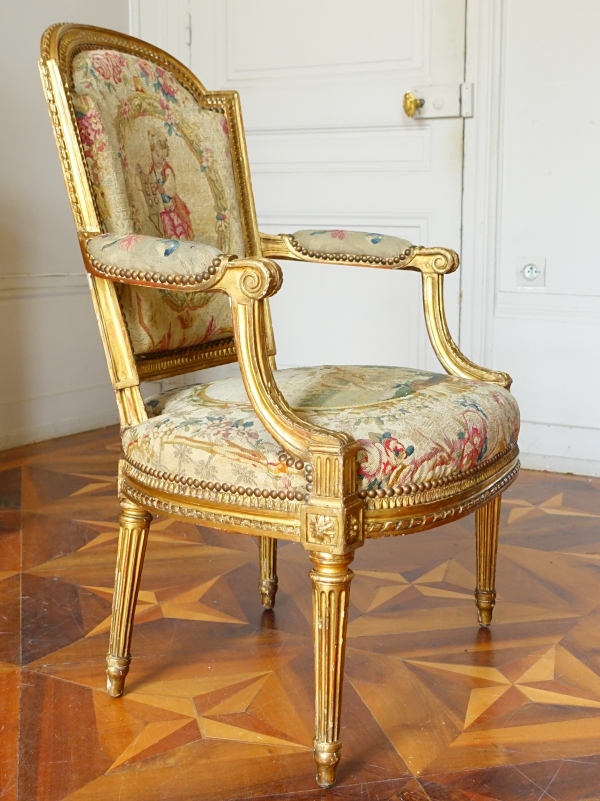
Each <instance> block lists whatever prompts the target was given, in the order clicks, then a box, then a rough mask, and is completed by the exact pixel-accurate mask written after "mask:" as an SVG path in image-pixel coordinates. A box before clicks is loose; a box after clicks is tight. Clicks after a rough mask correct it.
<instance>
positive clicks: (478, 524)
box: [475, 495, 502, 626]
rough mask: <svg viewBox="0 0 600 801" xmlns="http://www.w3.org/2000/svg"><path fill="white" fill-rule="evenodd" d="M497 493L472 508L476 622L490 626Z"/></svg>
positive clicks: (500, 498)
mask: <svg viewBox="0 0 600 801" xmlns="http://www.w3.org/2000/svg"><path fill="white" fill-rule="evenodd" d="M501 502H502V496H501V495H497V496H496V497H495V498H493V499H492V500H491V501H488V503H486V504H485V506H482V507H481V508H480V509H477V511H476V512H475V546H476V560H477V588H476V590H475V604H476V606H477V617H478V618H479V625H481V626H489V625H490V623H491V622H492V610H493V608H494V604H495V603H496V553H497V551H498V529H499V526H500V504H501Z"/></svg>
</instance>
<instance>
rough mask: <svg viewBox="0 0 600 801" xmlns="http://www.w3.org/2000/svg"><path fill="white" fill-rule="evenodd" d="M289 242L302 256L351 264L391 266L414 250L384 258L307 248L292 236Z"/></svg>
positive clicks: (409, 249) (398, 262)
mask: <svg viewBox="0 0 600 801" xmlns="http://www.w3.org/2000/svg"><path fill="white" fill-rule="evenodd" d="M289 242H290V244H291V245H292V247H293V248H294V250H297V251H298V253H302V255H303V256H308V257H309V259H325V260H326V261H344V262H350V263H353V264H387V265H390V266H391V267H393V266H394V264H400V262H403V261H405V260H406V259H407V258H408V257H409V256H410V255H411V253H412V252H413V250H414V248H413V247H410V248H406V250H404V251H403V252H402V253H399V254H398V255H397V256H394V257H393V258H389V259H384V258H383V257H381V256H357V255H356V254H352V253H326V252H325V251H324V250H309V249H308V248H305V247H302V246H301V245H300V243H299V242H298V240H297V239H295V238H294V237H293V236H290V238H289Z"/></svg>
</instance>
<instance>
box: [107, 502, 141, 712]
mask: <svg viewBox="0 0 600 801" xmlns="http://www.w3.org/2000/svg"><path fill="white" fill-rule="evenodd" d="M121 510H122V511H121V516H120V518H119V523H120V529H119V550H118V553H117V569H116V574H115V592H114V595H113V607H112V619H111V623H110V642H109V646H108V656H107V658H106V666H107V667H106V677H107V679H106V689H107V692H108V694H109V695H111V696H112V697H113V698H118V697H119V696H120V695H122V694H123V687H124V685H125V676H126V675H127V672H128V671H129V663H130V662H131V656H130V653H129V647H130V645H131V633H132V629H133V616H134V614H135V605H136V602H137V596H138V591H139V589H140V580H141V577H142V567H143V564H144V554H145V552H146V543H147V541H148V531H149V529H150V521H151V520H152V515H150V514H149V513H148V512H146V511H145V509H142V508H141V507H140V506H136V504H133V503H131V502H130V501H122V503H121Z"/></svg>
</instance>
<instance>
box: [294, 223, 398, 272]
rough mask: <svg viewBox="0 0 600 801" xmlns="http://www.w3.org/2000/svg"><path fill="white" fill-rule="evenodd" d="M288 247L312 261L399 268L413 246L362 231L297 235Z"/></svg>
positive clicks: (316, 232) (309, 232)
mask: <svg viewBox="0 0 600 801" xmlns="http://www.w3.org/2000/svg"><path fill="white" fill-rule="evenodd" d="M288 241H289V243H290V245H291V247H292V248H293V249H294V250H296V251H298V253H301V254H302V255H303V256H308V257H309V258H311V259H318V260H324V261H342V262H350V263H352V262H354V263H362V264H386V265H389V266H391V267H393V266H395V265H401V264H402V262H403V261H406V260H407V259H408V257H409V256H410V255H411V253H412V250H413V245H411V243H410V242H408V241H407V240H406V239H400V238H399V237H397V236H386V235H384V234H372V233H365V232H363V231H341V230H338V231H335V230H334V231H314V230H309V231H296V233H295V234H292V236H291V237H290V238H289V240H288Z"/></svg>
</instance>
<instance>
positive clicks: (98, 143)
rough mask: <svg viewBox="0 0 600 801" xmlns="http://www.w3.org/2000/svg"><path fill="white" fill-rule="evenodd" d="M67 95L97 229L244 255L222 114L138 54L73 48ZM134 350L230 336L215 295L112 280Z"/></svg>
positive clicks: (222, 303)
mask: <svg viewBox="0 0 600 801" xmlns="http://www.w3.org/2000/svg"><path fill="white" fill-rule="evenodd" d="M71 78H72V101H73V107H74V110H75V115H76V120H77V124H78V128H79V134H80V139H81V144H82V147H83V151H84V156H85V159H86V162H87V169H88V174H89V177H90V181H91V183H92V186H93V191H94V195H95V201H96V206H97V210H98V214H99V217H100V222H101V225H102V227H103V229H104V230H105V231H107V232H110V233H118V234H123V233H141V234H146V235H150V236H158V237H164V238H166V239H195V240H197V241H200V242H204V243H206V244H210V245H213V246H215V247H217V248H219V249H220V250H222V251H223V252H225V253H235V254H237V255H238V256H243V255H244V254H245V250H246V248H245V243H244V233H243V228H242V221H241V216H240V207H239V200H238V195H237V191H236V183H235V177H234V169H233V164H232V155H231V147H230V139H229V131H228V125H227V118H226V115H225V112H224V109H223V108H222V107H219V106H210V107H202V106H201V105H200V104H199V102H198V101H197V99H196V98H195V97H193V96H192V94H191V93H190V92H189V91H188V90H187V89H186V88H184V86H183V85H182V84H181V83H180V82H179V81H178V80H177V79H176V78H175V77H174V76H173V74H171V72H169V71H168V70H167V69H165V67H164V66H161V64H159V63H156V62H153V61H152V59H151V58H148V55H147V54H144V57H143V58H141V57H139V56H137V55H134V54H131V53H128V52H123V51H121V50H117V49H106V48H98V49H83V50H81V51H80V52H78V53H77V54H76V55H75V56H74V57H73V59H72V62H71ZM119 296H120V302H121V306H122V310H123V314H124V317H125V320H126V323H127V328H128V330H129V334H130V338H131V342H132V346H133V350H134V352H135V353H136V354H138V355H139V354H150V353H157V352H165V351H171V350H174V349H181V348H188V347H191V346H195V345H199V344H200V343H208V342H212V341H215V340H220V339H223V338H227V337H231V335H232V323H231V313H230V309H229V302H228V299H227V297H226V296H225V295H223V294H205V293H201V292H194V293H173V292H167V291H162V290H152V289H145V288H135V287H131V286H122V285H120V286H119Z"/></svg>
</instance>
